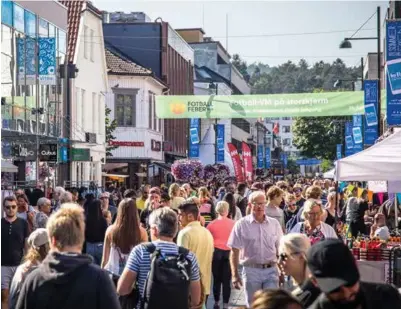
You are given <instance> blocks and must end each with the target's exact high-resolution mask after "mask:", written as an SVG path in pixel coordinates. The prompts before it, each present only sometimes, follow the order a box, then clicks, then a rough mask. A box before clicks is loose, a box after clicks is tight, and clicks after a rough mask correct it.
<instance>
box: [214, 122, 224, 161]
mask: <svg viewBox="0 0 401 309" xmlns="http://www.w3.org/2000/svg"><path fill="white" fill-rule="evenodd" d="M216 129H217V139H216V143H217V156H216V163H224V144H225V143H224V142H225V141H224V124H218V125H217V126H216Z"/></svg>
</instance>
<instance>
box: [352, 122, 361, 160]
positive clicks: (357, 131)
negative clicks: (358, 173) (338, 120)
mask: <svg viewBox="0 0 401 309" xmlns="http://www.w3.org/2000/svg"><path fill="white" fill-rule="evenodd" d="M362 119H363V117H362V115H354V116H352V139H353V142H354V147H353V149H352V150H353V153H357V152H360V151H362V150H363V137H362Z"/></svg>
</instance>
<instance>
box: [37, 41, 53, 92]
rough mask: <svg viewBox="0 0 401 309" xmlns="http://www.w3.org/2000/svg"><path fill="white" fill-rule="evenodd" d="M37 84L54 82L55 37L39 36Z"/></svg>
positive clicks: (51, 83)
mask: <svg viewBox="0 0 401 309" xmlns="http://www.w3.org/2000/svg"><path fill="white" fill-rule="evenodd" d="M38 42H39V84H41V85H55V84H56V39H55V38H39V40H38Z"/></svg>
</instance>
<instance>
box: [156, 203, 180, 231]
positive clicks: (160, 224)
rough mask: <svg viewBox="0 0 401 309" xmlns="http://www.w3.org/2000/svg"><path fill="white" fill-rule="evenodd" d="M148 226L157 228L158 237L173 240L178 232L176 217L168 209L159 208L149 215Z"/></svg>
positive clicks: (173, 212)
mask: <svg viewBox="0 0 401 309" xmlns="http://www.w3.org/2000/svg"><path fill="white" fill-rule="evenodd" d="M149 225H150V226H155V227H156V228H157V231H158V232H159V236H164V237H171V238H174V237H175V235H177V231H178V216H177V214H176V213H175V211H174V210H172V209H170V208H168V207H163V208H159V209H156V210H154V211H152V213H151V214H150V216H149Z"/></svg>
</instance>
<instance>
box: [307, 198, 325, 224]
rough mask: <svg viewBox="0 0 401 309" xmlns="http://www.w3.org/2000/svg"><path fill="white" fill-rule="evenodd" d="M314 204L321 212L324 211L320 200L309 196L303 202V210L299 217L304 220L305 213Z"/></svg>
mask: <svg viewBox="0 0 401 309" xmlns="http://www.w3.org/2000/svg"><path fill="white" fill-rule="evenodd" d="M314 206H319V208H320V212H321V214H323V213H324V211H323V206H322V202H321V201H320V200H316V199H313V198H310V199H307V200H306V202H305V203H304V210H303V211H302V214H301V219H303V220H306V217H305V214H307V213H308V212H310V211H311V210H312V208H313V207H314Z"/></svg>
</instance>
